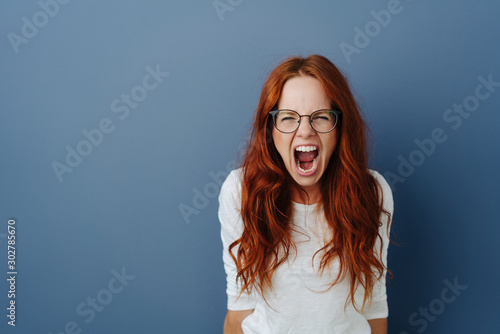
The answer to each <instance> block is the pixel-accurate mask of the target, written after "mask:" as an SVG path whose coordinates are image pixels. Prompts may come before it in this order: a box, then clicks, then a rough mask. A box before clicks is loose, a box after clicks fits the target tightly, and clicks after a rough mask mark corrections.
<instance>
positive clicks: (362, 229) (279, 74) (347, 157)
mask: <svg viewBox="0 0 500 334" xmlns="http://www.w3.org/2000/svg"><path fill="white" fill-rule="evenodd" d="M301 75H307V76H312V77H314V78H316V79H318V80H319V81H320V83H321V85H322V87H323V89H324V91H325V93H326V95H327V96H328V97H329V98H330V100H331V102H332V108H339V109H340V110H341V111H342V116H341V119H340V124H339V125H338V126H339V132H340V136H339V144H338V146H337V149H336V150H335V152H334V153H333V155H332V157H331V159H330V161H329V163H328V166H327V168H326V170H325V172H324V174H323V176H322V178H321V181H320V182H321V194H322V202H321V203H320V204H321V207H322V208H323V210H324V214H325V217H326V221H327V223H328V226H329V228H330V229H331V231H332V235H333V239H332V240H330V242H329V243H327V244H326V245H325V247H323V248H322V249H320V250H319V251H318V252H317V253H316V254H315V256H316V255H318V254H319V253H320V252H323V256H322V258H321V262H320V269H321V271H322V272H323V271H324V269H325V268H327V267H328V265H329V264H330V263H331V262H332V261H333V260H334V259H336V258H338V260H339V265H340V270H339V273H338V276H337V277H336V278H335V279H334V280H333V281H332V284H331V287H333V286H334V285H335V284H337V283H338V282H340V281H341V280H343V279H344V278H345V277H349V279H350V293H349V297H348V299H347V300H346V305H347V303H348V302H351V303H352V304H353V306H354V307H355V308H356V309H358V308H357V306H356V305H355V302H354V293H355V292H356V289H357V288H358V287H359V286H360V285H361V286H362V287H363V288H364V291H365V292H364V298H363V304H362V307H361V308H363V307H364V305H365V302H366V301H367V300H370V303H371V296H372V291H373V286H374V284H375V282H376V280H377V279H379V278H380V277H381V276H382V275H383V274H384V270H385V269H386V268H385V266H384V264H383V263H382V261H381V260H380V258H379V257H378V256H377V254H376V253H375V251H374V246H375V242H376V239H377V238H381V236H380V235H379V232H378V229H379V226H380V217H381V213H382V212H385V211H384V209H383V207H382V203H383V201H381V200H380V199H381V197H382V191H381V189H380V188H379V186H378V184H377V181H376V180H375V179H374V177H373V176H372V175H371V174H370V172H369V170H368V152H367V145H366V142H367V140H366V131H367V129H366V125H365V122H364V120H363V118H362V116H361V113H360V110H359V108H358V105H357V103H356V101H355V100H354V97H353V95H352V93H351V90H350V88H349V84H348V82H347V80H346V79H345V77H344V76H343V75H342V73H341V72H340V71H339V70H338V69H337V67H335V65H333V64H332V63H331V62H330V61H329V60H328V59H326V58H325V57H323V56H320V55H311V56H309V57H307V58H302V57H293V58H289V59H287V60H285V61H283V62H282V63H281V64H279V65H278V66H277V67H276V68H275V69H274V70H273V71H272V72H271V74H270V75H269V77H268V79H267V81H266V82H265V84H264V86H263V88H262V93H261V96H260V100H259V104H258V106H257V109H256V112H255V118H254V122H253V127H252V132H251V137H250V139H249V142H248V146H247V149H246V151H245V154H244V157H243V162H242V167H243V183H242V198H241V216H242V219H243V222H244V229H243V233H242V235H241V237H240V238H239V239H238V240H236V241H235V242H233V243H232V244H231V245H230V247H229V250H230V254H231V256H232V257H233V260H234V261H235V263H236V265H237V269H238V275H237V280H241V282H242V283H243V284H242V287H243V288H242V291H245V290H246V291H248V292H250V291H251V290H252V289H253V288H256V289H257V290H258V291H259V292H260V293H261V295H262V296H263V297H264V298H265V294H266V291H268V289H269V288H272V281H271V278H272V276H273V273H274V272H275V270H276V269H277V268H278V267H279V266H280V265H281V264H282V263H283V262H285V261H286V260H287V258H288V256H289V255H290V252H291V250H292V249H295V244H294V241H293V239H292V236H291V232H292V228H293V227H292V226H291V223H290V222H291V218H292V217H291V216H292V198H291V193H292V191H291V190H292V187H295V188H296V189H298V190H301V189H300V187H299V186H298V184H297V183H296V182H295V181H294V180H293V178H292V177H291V176H290V175H289V174H288V172H287V170H286V168H285V165H284V163H283V160H282V159H281V156H280V155H279V153H278V151H277V150H276V148H275V146H274V143H273V140H272V126H273V125H272V120H271V119H270V116H269V111H271V110H273V109H274V108H276V107H277V104H278V101H279V98H280V94H281V91H282V89H283V86H284V84H285V82H286V81H287V80H289V79H290V78H293V77H296V76H301ZM301 192H302V194H303V195H304V196H307V194H305V192H304V191H301ZM386 213H387V212H386ZM387 214H388V213H387ZM333 232H334V233H333ZM381 241H382V239H381ZM237 245H239V247H238V251H237V254H236V256H235V255H234V254H233V252H232V251H231V250H232V249H233V248H234V247H235V246H237ZM381 251H382V249H380V252H381Z"/></svg>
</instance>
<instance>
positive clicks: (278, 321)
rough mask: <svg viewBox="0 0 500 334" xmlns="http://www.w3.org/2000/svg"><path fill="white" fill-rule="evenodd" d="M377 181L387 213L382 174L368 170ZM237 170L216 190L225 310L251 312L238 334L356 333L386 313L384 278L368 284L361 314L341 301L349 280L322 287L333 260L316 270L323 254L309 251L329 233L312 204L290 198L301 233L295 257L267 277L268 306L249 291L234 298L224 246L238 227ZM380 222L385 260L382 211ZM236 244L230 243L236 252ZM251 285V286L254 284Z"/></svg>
mask: <svg viewBox="0 0 500 334" xmlns="http://www.w3.org/2000/svg"><path fill="white" fill-rule="evenodd" d="M370 172H371V173H372V175H373V176H374V177H375V178H376V180H377V181H378V182H379V184H380V185H381V186H382V190H383V198H384V203H383V205H384V209H385V210H387V211H388V212H389V213H390V214H391V216H392V212H393V207H394V205H393V199H392V192H391V189H390V187H389V185H388V184H387V182H386V181H385V179H384V178H383V177H382V175H380V174H379V173H378V172H376V171H370ZM241 180H242V171H241V169H237V170H233V171H232V172H231V173H230V174H229V176H228V177H227V179H226V181H225V182H224V184H223V185H222V188H221V192H220V195H219V220H220V222H221V237H222V244H223V247H224V248H223V261H224V269H225V271H226V275H227V297H228V305H227V308H228V309H229V310H248V309H254V312H253V313H252V314H250V315H249V316H248V317H246V318H245V319H244V320H243V322H242V325H241V327H242V329H243V333H245V334H250V333H258V334H267V333H269V334H276V333H300V334H305V333H308V334H309V333H356V334H365V333H366V334H369V333H370V326H369V325H368V322H367V320H368V319H377V318H386V317H387V316H388V307H387V295H386V288H385V274H384V277H383V278H382V279H381V280H379V281H377V282H376V284H375V286H374V289H373V302H372V304H371V307H369V308H368V302H367V304H366V305H365V308H364V310H363V311H362V313H359V312H357V311H356V310H355V309H354V307H353V306H352V304H351V303H349V304H347V307H346V308H345V310H344V306H345V303H346V300H347V297H348V295H349V289H350V285H349V281H348V279H347V278H346V279H344V280H343V281H341V282H340V283H338V284H337V285H335V286H334V287H333V288H331V289H330V290H327V291H325V290H326V289H327V288H328V287H329V286H330V284H331V283H332V282H333V281H334V279H335V278H336V277H337V273H338V268H339V264H338V260H334V261H333V262H332V263H331V265H330V269H329V270H330V271H328V269H326V270H325V272H324V273H323V275H319V274H318V268H319V263H320V260H321V258H322V255H323V253H318V254H317V255H316V257H315V258H314V268H313V266H312V257H313V255H314V253H315V252H316V251H317V250H319V249H320V248H322V247H323V245H324V242H325V240H328V236H329V232H328V229H327V225H326V219H325V217H324V214H323V210H321V214H319V215H318V214H316V213H315V212H314V211H315V210H314V209H315V208H316V204H312V205H305V204H298V203H295V202H293V222H292V223H293V224H294V227H295V228H296V229H297V230H298V231H301V232H302V233H294V234H293V238H294V241H295V244H296V246H297V257H296V258H295V254H294V252H293V250H292V251H291V254H290V256H289V258H288V261H287V262H285V263H283V264H282V265H281V266H279V267H278V269H277V270H276V271H275V272H274V275H273V277H272V285H273V291H272V292H271V293H269V295H266V299H267V301H268V303H269V305H270V306H269V305H267V304H266V302H265V301H264V300H263V298H262V297H261V296H260V295H259V294H258V293H257V292H256V291H254V292H253V293H252V294H251V295H249V294H247V293H246V292H245V293H243V294H242V295H241V297H240V298H239V299H238V300H237V296H238V294H239V292H240V288H241V287H240V285H239V284H236V275H237V269H236V265H235V263H234V261H233V259H232V258H231V255H230V254H229V245H230V244H231V243H232V242H233V241H235V240H237V239H238V238H239V237H240V236H241V233H242V231H243V221H242V219H241V216H240V208H241ZM381 222H382V226H381V227H380V229H379V233H380V235H381V236H382V238H383V246H384V247H383V252H382V261H383V263H384V264H387V247H388V245H389V238H388V235H387V217H386V215H385V214H383V213H382V216H381ZM237 249H238V246H236V247H234V248H233V250H232V251H233V254H235V256H236V254H237V253H236V252H237ZM379 249H380V240H379V238H377V242H376V245H375V252H376V254H378V252H379ZM254 290H255V289H254ZM363 294H364V290H362V287H360V288H358V290H357V291H356V294H355V300H356V301H357V307H358V309H360V308H361V305H362V302H363Z"/></svg>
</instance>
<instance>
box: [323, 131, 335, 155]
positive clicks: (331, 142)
mask: <svg viewBox="0 0 500 334" xmlns="http://www.w3.org/2000/svg"><path fill="white" fill-rule="evenodd" d="M323 144H324V146H323V147H324V148H325V153H326V154H327V155H328V158H330V157H331V156H332V154H333V152H335V150H336V149H337V147H338V145H339V135H338V132H337V131H336V130H334V131H332V133H329V136H328V137H327V138H325V141H324V142H323Z"/></svg>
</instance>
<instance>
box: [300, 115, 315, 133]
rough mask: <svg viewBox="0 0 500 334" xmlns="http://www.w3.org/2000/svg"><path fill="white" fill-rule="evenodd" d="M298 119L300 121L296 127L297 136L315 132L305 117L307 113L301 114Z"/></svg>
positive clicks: (308, 119)
mask: <svg viewBox="0 0 500 334" xmlns="http://www.w3.org/2000/svg"><path fill="white" fill-rule="evenodd" d="M304 116H305V117H304ZM300 119H301V121H300V124H299V128H298V129H297V136H299V137H310V136H314V135H315V134H316V131H315V130H314V129H313V128H312V125H311V120H310V118H309V117H307V115H302V116H301V118H300Z"/></svg>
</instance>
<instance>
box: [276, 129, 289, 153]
mask: <svg viewBox="0 0 500 334" xmlns="http://www.w3.org/2000/svg"><path fill="white" fill-rule="evenodd" d="M289 141H290V140H287V138H285V137H284V136H283V133H281V132H279V131H278V130H276V129H273V142H274V146H275V147H276V150H277V151H278V153H279V155H280V156H281V158H282V159H283V160H285V159H286V156H287V155H288V152H289V146H290V145H289Z"/></svg>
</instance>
